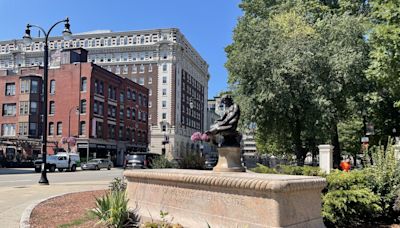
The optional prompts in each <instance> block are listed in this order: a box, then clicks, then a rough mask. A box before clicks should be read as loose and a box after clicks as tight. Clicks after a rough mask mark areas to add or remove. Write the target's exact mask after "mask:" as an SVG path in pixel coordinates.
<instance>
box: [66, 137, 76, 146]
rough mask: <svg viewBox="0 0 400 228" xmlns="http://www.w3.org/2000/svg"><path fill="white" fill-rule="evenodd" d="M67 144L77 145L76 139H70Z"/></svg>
mask: <svg viewBox="0 0 400 228" xmlns="http://www.w3.org/2000/svg"><path fill="white" fill-rule="evenodd" d="M67 143H69V144H70V145H75V143H76V139H75V138H74V137H68V138H67Z"/></svg>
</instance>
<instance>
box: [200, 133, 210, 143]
mask: <svg viewBox="0 0 400 228" xmlns="http://www.w3.org/2000/svg"><path fill="white" fill-rule="evenodd" d="M201 140H202V141H204V142H209V141H210V136H208V135H207V134H205V133H204V134H202V135H201Z"/></svg>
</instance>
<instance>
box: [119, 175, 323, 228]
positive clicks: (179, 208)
mask: <svg viewBox="0 0 400 228" xmlns="http://www.w3.org/2000/svg"><path fill="white" fill-rule="evenodd" d="M124 176H125V177H126V178H127V180H128V188H127V194H128V198H129V207H130V208H138V213H139V215H140V216H141V217H142V219H143V220H149V219H154V220H161V218H160V211H161V210H162V211H164V212H168V213H169V215H171V216H172V217H173V218H174V219H173V222H174V223H180V224H182V225H183V226H184V227H208V225H209V226H210V227H248V228H253V227H254V228H261V227H290V228H294V227H304V228H306V227H307V228H308V227H311V228H319V227H324V224H323V222H322V217H321V190H322V188H323V187H324V186H325V185H326V182H325V179H324V178H320V177H307V176H289V175H274V174H257V173H228V172H210V171H200V170H178V169H153V170H151V169H148V170H129V171H125V172H124ZM170 218H171V217H168V218H167V219H170Z"/></svg>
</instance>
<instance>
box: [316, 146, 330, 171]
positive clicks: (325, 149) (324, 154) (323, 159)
mask: <svg viewBox="0 0 400 228" xmlns="http://www.w3.org/2000/svg"><path fill="white" fill-rule="evenodd" d="M318 149H319V168H321V170H322V171H324V172H326V173H328V174H329V173H330V172H331V169H332V168H333V146H331V145H319V146H318Z"/></svg>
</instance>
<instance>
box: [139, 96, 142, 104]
mask: <svg viewBox="0 0 400 228" xmlns="http://www.w3.org/2000/svg"><path fill="white" fill-rule="evenodd" d="M139 105H142V94H139Z"/></svg>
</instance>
